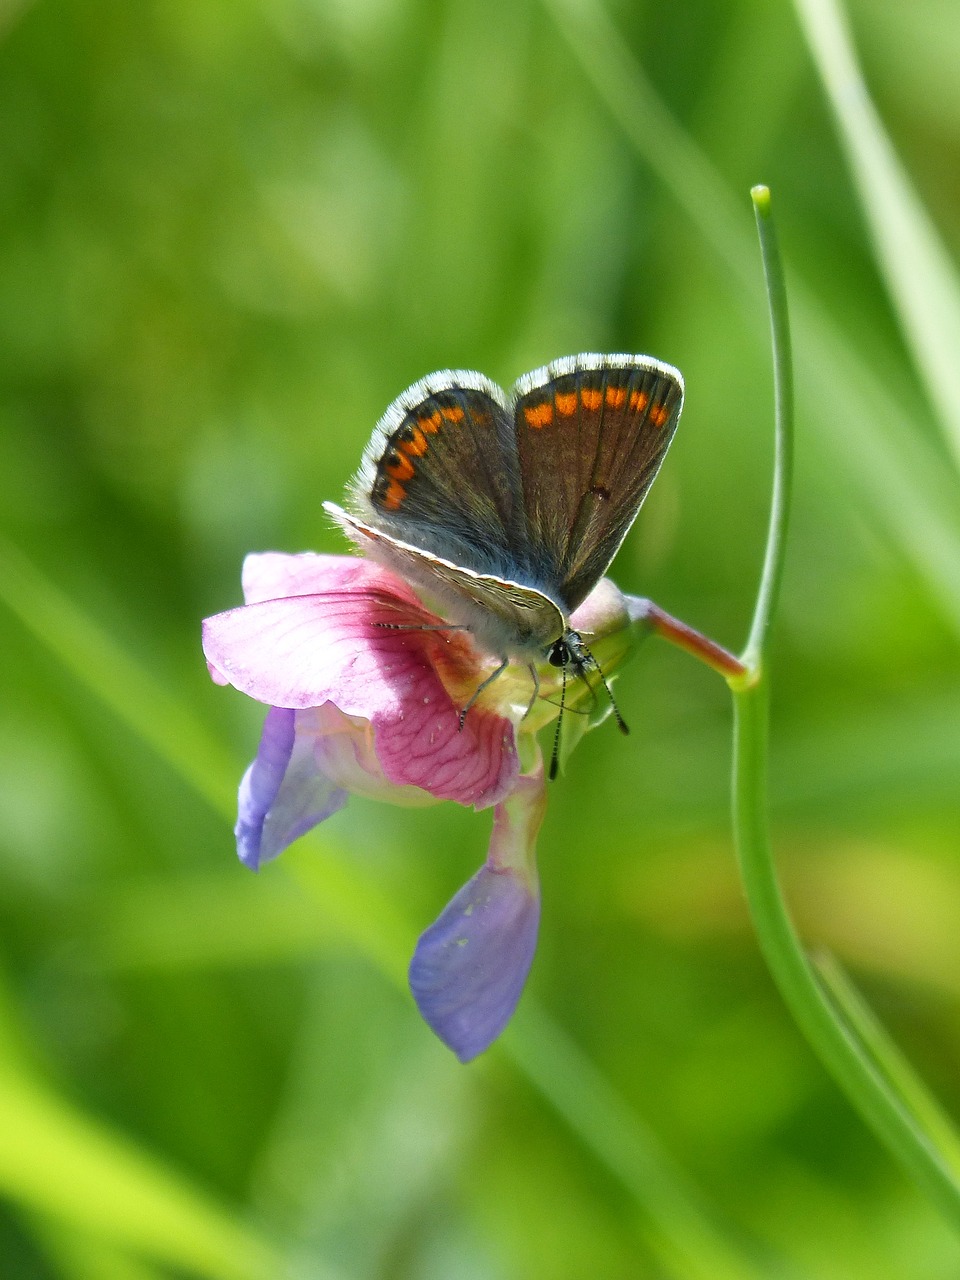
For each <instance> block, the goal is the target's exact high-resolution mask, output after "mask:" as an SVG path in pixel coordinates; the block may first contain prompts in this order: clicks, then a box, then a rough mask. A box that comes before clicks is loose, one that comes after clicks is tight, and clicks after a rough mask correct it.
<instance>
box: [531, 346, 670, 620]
mask: <svg viewBox="0 0 960 1280" xmlns="http://www.w3.org/2000/svg"><path fill="white" fill-rule="evenodd" d="M514 396H515V408H514V418H515V432H516V447H517V456H518V458H519V462H520V475H521V484H522V488H523V500H524V509H525V515H526V524H527V536H528V539H529V545H530V546H531V547H532V548H533V549H534V551H535V553H536V556H537V561H538V564H537V573H538V577H539V580H540V582H542V583H543V585H544V588H545V589H547V590H549V591H550V592H551V594H555V595H556V596H557V597H558V598H559V599H560V601H561V602H562V604H563V606H564V608H565V609H566V610H567V611H568V612H573V610H574V609H575V608H576V607H577V605H578V604H580V603H581V601H582V600H583V599H584V598H585V596H587V595H588V594H589V592H590V591H591V590H592V588H593V587H594V585H595V584H596V583H597V582H598V581H599V579H600V578H601V577H602V576H603V574H604V572H605V571H606V569H607V566H608V565H609V564H610V561H611V560H612V559H613V557H614V555H615V554H616V552H617V549H618V548H619V546H620V544H621V542H622V541H623V539H624V537H625V536H626V533H627V530H628V529H629V528H630V525H631V524H632V523H633V520H634V517H635V516H636V514H637V511H638V510H639V508H640V504H641V503H642V502H643V499H644V497H645V496H646V493H647V490H648V489H649V488H650V485H651V484H652V483H653V479H654V477H655V476H656V474H657V471H658V469H659V467H660V464H661V462H662V461H663V458H664V455H665V454H666V451H667V448H668V446H669V444H670V441H671V439H672V438H673V433H674V431H675V430H676V426H677V420H678V418H679V416H680V409H681V406H682V403H683V379H682V378H681V376H680V374H679V373H678V371H677V370H676V369H673V368H671V366H669V365H665V364H661V363H660V362H659V361H657V360H653V359H651V358H650V357H647V356H630V355H612V356H602V355H580V356H569V357H567V358H565V359H563V360H556V361H554V362H553V363H552V364H550V365H547V366H546V368H544V369H538V370H536V371H535V372H533V373H529V374H527V375H526V376H525V377H524V378H521V379H520V381H519V382H518V383H517V386H516V388H515V391H514Z"/></svg>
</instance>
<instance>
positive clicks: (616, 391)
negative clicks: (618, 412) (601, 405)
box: [606, 387, 627, 409]
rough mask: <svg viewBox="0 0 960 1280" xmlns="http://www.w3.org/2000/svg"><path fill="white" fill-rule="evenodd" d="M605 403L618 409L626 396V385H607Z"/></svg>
mask: <svg viewBox="0 0 960 1280" xmlns="http://www.w3.org/2000/svg"><path fill="white" fill-rule="evenodd" d="M606 396H607V404H608V405H609V406H610V408H611V409H619V408H621V407H622V405H623V402H624V401H625V400H626V398H627V388H626V387H607V391H606Z"/></svg>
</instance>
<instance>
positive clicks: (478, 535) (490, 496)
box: [324, 355, 683, 670]
mask: <svg viewBox="0 0 960 1280" xmlns="http://www.w3.org/2000/svg"><path fill="white" fill-rule="evenodd" d="M682 403H683V379H682V378H681V376H680V374H679V373H678V372H677V370H676V369H673V368H672V367H671V366H669V365H666V364H662V363H661V362H660V361H657V360H654V359H652V358H650V357H647V356H631V355H609V356H608V355H578V356H568V357H566V358H564V359H561V360H556V361H554V362H553V363H552V364H549V365H547V366H545V367H544V368H542V369H538V370H535V371H534V372H533V373H529V374H527V375H526V376H525V377H523V378H521V379H520V380H519V381H518V382H517V384H516V385H515V387H514V388H513V390H512V392H511V393H510V394H509V395H508V394H506V393H505V392H504V391H503V390H502V389H501V388H500V387H498V386H497V385H496V384H495V383H493V382H491V381H490V379H488V378H486V377H484V375H483V374H480V373H476V372H472V371H465V370H460V371H446V372H443V373H437V374H432V375H430V376H429V377H427V378H423V379H421V381H420V382H418V383H415V384H414V385H413V386H412V387H410V388H409V389H408V390H407V391H406V392H404V394H403V395H401V396H400V397H399V398H398V399H397V400H395V401H394V403H393V404H392V405H391V406H390V407H389V409H388V410H387V412H386V413H385V414H384V416H383V418H381V420H380V422H379V423H378V424H377V427H376V429H375V430H374V433H373V437H372V439H371V441H370V443H369V445H368V446H367V449H366V450H365V452H364V456H363V460H362V462H361V465H360V470H359V472H358V473H357V476H356V478H355V480H354V481H353V483H352V485H351V487H350V491H349V497H348V505H349V507H350V510H349V511H345V510H343V509H341V508H340V507H338V506H336V505H335V504H333V503H326V504H324V505H325V507H326V509H327V511H328V512H329V513H330V515H332V516H333V518H334V519H335V520H336V521H337V522H338V523H339V524H340V525H341V526H342V527H343V528H344V530H345V531H346V533H347V534H348V536H349V537H350V538H351V539H352V540H353V541H354V542H355V543H356V544H357V545H358V547H359V548H360V549H361V550H362V551H363V552H364V553H366V554H368V555H370V556H371V557H372V558H374V559H376V560H378V561H380V562H381V563H383V564H385V565H386V566H387V567H388V568H390V569H393V570H394V571H395V572H397V573H399V574H400V575H401V576H402V577H404V578H405V579H407V580H408V581H409V582H411V583H412V584H413V585H415V586H417V587H418V588H420V589H421V590H422V591H423V592H424V593H425V594H426V595H427V596H429V597H430V598H431V599H432V600H433V601H435V602H436V605H437V607H438V609H439V612H440V613H441V614H442V616H444V617H445V618H447V619H448V620H449V621H450V622H451V623H453V624H455V625H458V626H462V627H464V628H466V629H468V630H469V631H470V632H471V633H472V635H473V637H474V639H475V641H476V643H477V644H478V646H479V647H480V648H482V649H484V650H486V651H487V652H489V653H490V654H492V655H494V656H496V657H498V658H500V659H501V661H502V662H506V661H521V662H525V663H528V664H532V663H538V662H543V661H550V662H552V663H553V664H554V665H556V666H566V665H571V666H573V667H574V669H581V670H582V669H583V668H584V667H586V666H588V665H589V653H588V651H587V650H586V647H585V646H584V644H583V642H582V640H581V638H580V636H579V635H578V634H577V633H576V632H575V631H572V630H571V628H570V615H571V614H572V613H573V612H574V610H575V609H576V608H577V606H578V605H579V604H580V603H582V601H583V600H584V599H585V598H586V596H587V595H588V594H589V593H590V591H591V590H592V589H593V587H594V586H595V585H596V583H597V582H598V581H599V580H600V578H601V577H602V576H603V574H604V573H605V571H606V569H607V566H608V565H609V564H610V561H611V560H612V559H613V557H614V555H615V554H616V552H617V550H618V548H619V547H620V544H621V543H622V541H623V539H624V537H625V536H626V534H627V530H628V529H629V528H630V525H631V524H632V523H633V520H634V518H635V516H636V514H637V511H638V510H639V508H640V504H641V503H642V501H643V498H644V497H645V495H646V493H647V490H648V489H649V487H650V485H651V484H652V482H653V479H654V477H655V475H656V473H657V471H658V469H659V467H660V464H661V462H662V461H663V457H664V455H665V453H666V451H667V448H668V446H669V444H670V440H671V439H672V436H673V433H674V430H675V429H676V425H677V420H678V418H679V415H680V410H681V407H682Z"/></svg>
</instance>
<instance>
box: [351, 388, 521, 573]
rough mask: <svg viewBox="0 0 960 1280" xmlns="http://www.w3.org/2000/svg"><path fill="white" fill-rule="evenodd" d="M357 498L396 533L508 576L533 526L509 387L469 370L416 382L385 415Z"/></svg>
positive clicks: (367, 514)
mask: <svg viewBox="0 0 960 1280" xmlns="http://www.w3.org/2000/svg"><path fill="white" fill-rule="evenodd" d="M353 497H354V504H353V505H354V506H355V508H356V509H357V511H358V513H359V514H360V515H361V516H363V518H365V519H368V520H370V521H371V522H372V523H373V524H374V525H375V526H376V527H377V528H380V529H383V530H385V531H386V532H388V533H390V534H392V535H393V536H394V537H396V538H399V539H401V540H402V541H404V542H406V543H408V544H411V545H413V546H415V547H419V548H421V549H422V550H423V551H426V552H428V553H430V554H432V555H436V556H441V557H443V558H444V559H446V560H449V561H453V562H454V563H455V564H458V565H463V566H464V567H465V568H468V569H471V570H473V571H475V572H477V573H495V574H500V575H509V570H510V568H511V567H512V566H513V565H514V563H515V557H516V553H517V547H518V545H520V546H521V548H522V546H523V543H524V541H525V537H526V530H525V522H524V515H523V503H522V498H521V489H520V479H519V465H518V460H517V456H516V444H515V441H514V432H513V422H512V414H511V411H510V408H509V406H508V403H507V400H506V397H505V395H504V393H503V391H502V390H501V389H500V388H499V387H498V386H497V385H496V384H495V383H493V382H491V381H490V380H489V379H488V378H485V377H484V376H483V375H482V374H480V373H473V372H470V371H459V372H453V371H448V372H444V373H436V374H432V375H431V376H430V377H428V378H424V379H422V380H421V381H420V382H418V383H416V384H415V385H414V386H412V387H411V388H410V389H409V390H408V391H406V392H404V394H403V395H402V396H400V398H399V399H398V400H396V401H394V403H393V404H392V405H391V406H390V408H389V409H388V410H387V412H386V414H384V416H383V418H382V419H381V421H380V423H379V424H378V426H377V429H376V431H375V432H374V434H373V439H372V440H371V441H370V444H369V446H368V448H367V451H366V453H365V455H364V460H363V464H362V466H361V469H360V474H359V475H358V477H357V480H356V482H355V484H354V488H353Z"/></svg>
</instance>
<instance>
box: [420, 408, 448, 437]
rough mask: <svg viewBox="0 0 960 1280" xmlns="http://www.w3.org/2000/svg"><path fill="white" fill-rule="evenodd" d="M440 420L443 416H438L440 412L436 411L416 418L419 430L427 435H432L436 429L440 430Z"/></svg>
mask: <svg viewBox="0 0 960 1280" xmlns="http://www.w3.org/2000/svg"><path fill="white" fill-rule="evenodd" d="M442 421H443V418H442V417H441V416H440V413H439V411H438V412H435V413H431V414H427V415H426V416H425V417H423V418H418V419H417V426H418V427H419V428H420V430H421V431H423V432H425V433H426V434H427V435H428V436H432V435H434V434H435V433H436V432H437V431H439V430H440V423H441V422H442Z"/></svg>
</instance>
